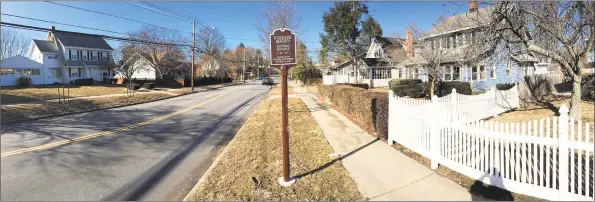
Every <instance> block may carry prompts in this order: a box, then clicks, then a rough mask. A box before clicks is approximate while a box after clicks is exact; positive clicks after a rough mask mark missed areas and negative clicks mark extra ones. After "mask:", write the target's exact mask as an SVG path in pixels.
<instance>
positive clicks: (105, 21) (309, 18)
mask: <svg viewBox="0 0 595 202" xmlns="http://www.w3.org/2000/svg"><path fill="white" fill-rule="evenodd" d="M59 3H61V4H67V5H72V6H76V7H81V8H86V9H90V10H95V11H100V12H104V13H109V14H113V15H117V16H121V17H125V18H130V19H134V20H138V21H142V22H147V23H151V24H155V25H159V26H163V27H167V28H172V29H177V30H182V31H187V32H191V31H192V25H191V24H190V23H189V22H184V21H180V20H177V19H173V18H170V17H167V16H163V15H160V14H157V13H154V12H151V11H147V10H144V9H142V8H138V7H135V6H133V5H130V4H127V3H124V2H119V1H115V2H77V1H61V2H59ZM132 3H134V4H137V5H141V6H143V4H142V3H140V2H134V1H133V2H132ZM151 3H153V4H156V5H158V6H161V7H165V8H167V9H170V10H173V11H176V12H179V13H183V14H186V15H190V16H193V17H196V19H197V20H198V21H199V22H200V23H201V24H202V25H204V26H208V27H211V26H214V27H216V28H217V29H219V31H220V32H221V33H222V34H223V36H224V37H226V38H227V39H226V41H227V46H228V47H235V46H237V45H238V44H239V43H240V42H243V43H244V44H246V45H247V46H251V47H256V48H259V47H262V44H261V43H260V42H259V41H258V31H257V29H256V28H255V23H256V22H257V19H258V15H259V13H260V11H261V10H262V9H263V8H265V7H266V6H267V5H268V4H269V2H266V1H259V2H227V1H226V2H206V1H197V2H187V1H182V2H159V1H152V2H151ZM457 3H458V4H460V5H461V6H460V7H458V6H456V5H455V4H452V3H450V4H449V3H446V5H444V4H445V2H380V1H378V2H374V1H372V2H368V6H369V10H370V13H369V15H371V16H373V17H374V18H376V20H378V22H379V23H380V25H381V26H382V29H383V32H384V35H385V36H393V34H398V35H400V36H404V34H403V33H404V28H405V26H406V25H407V24H408V23H411V22H415V23H416V24H417V25H418V26H419V27H421V28H422V29H425V30H427V29H429V28H430V27H431V26H432V23H434V22H435V21H436V19H437V18H438V16H440V15H443V14H444V15H453V14H454V13H455V12H458V13H460V12H464V11H465V9H466V8H467V4H466V2H457ZM295 4H296V6H297V8H298V11H299V12H300V13H301V15H302V23H301V28H302V33H301V34H300V35H299V37H300V38H301V39H302V41H306V42H314V43H306V46H307V47H308V50H309V51H312V53H310V56H312V57H313V58H314V59H316V54H315V53H313V51H316V50H318V49H319V48H320V43H318V41H319V37H318V35H319V33H320V32H323V31H324V26H323V23H322V15H323V13H324V12H325V11H328V10H329V9H330V8H331V7H332V6H333V4H334V2H330V1H321V2H295ZM1 10H2V13H7V14H12V15H19V16H26V17H31V18H38V19H44V20H49V21H54V22H60V23H66V24H73V25H79V26H85V27H94V28H100V29H105V30H111V31H117V32H128V31H132V30H135V29H138V28H140V27H142V26H143V24H139V23H136V22H131V21H126V20H123V19H118V18H114V17H110V16H105V15H100V14H95V13H90V12H87V11H82V10H76V9H72V8H67V7H62V6H59V5H54V4H50V3H47V2H15V1H13V2H6V1H2V4H1ZM1 20H2V21H3V22H11V23H19V24H25V25H31V26H39V27H46V28H48V27H50V26H51V25H52V24H51V23H46V22H37V21H32V20H26V19H19V18H15V17H10V16H5V15H2V17H1ZM55 26H56V29H59V30H68V31H78V32H86V33H97V34H105V35H113V36H121V35H118V34H113V33H105V32H100V31H93V30H88V29H82V28H76V27H69V26H64V25H55ZM199 28H201V26H200V25H197V30H198V29H199ZM21 32H22V33H23V34H24V35H25V36H27V37H29V38H32V39H43V38H44V37H45V35H46V34H45V33H42V32H35V31H27V30H23V31H21ZM230 38H236V39H230ZM237 39H245V40H237ZM109 43H110V44H111V45H112V46H114V48H115V47H117V46H118V43H117V42H109Z"/></svg>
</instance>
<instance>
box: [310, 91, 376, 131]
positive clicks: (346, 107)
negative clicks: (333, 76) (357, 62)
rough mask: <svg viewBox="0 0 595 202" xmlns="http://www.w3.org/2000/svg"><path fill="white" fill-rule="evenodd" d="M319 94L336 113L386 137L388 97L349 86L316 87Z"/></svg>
mask: <svg viewBox="0 0 595 202" xmlns="http://www.w3.org/2000/svg"><path fill="white" fill-rule="evenodd" d="M318 91H319V93H320V94H321V95H322V96H324V97H325V99H328V100H330V101H331V102H332V103H333V104H334V105H335V106H336V108H337V110H338V111H340V112H341V113H343V114H345V115H346V116H349V117H351V118H352V119H353V121H354V122H355V123H356V124H358V125H359V126H360V127H362V128H364V129H367V130H368V131H373V132H375V133H376V134H377V136H378V137H380V138H384V139H386V138H387V135H388V96H387V95H386V93H381V92H369V91H367V90H365V89H363V88H359V87H352V86H349V85H318Z"/></svg>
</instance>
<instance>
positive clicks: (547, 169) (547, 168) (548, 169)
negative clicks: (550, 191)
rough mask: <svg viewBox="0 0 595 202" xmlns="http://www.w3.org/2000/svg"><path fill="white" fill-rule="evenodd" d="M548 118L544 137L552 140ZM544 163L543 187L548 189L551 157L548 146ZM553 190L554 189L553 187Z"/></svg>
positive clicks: (547, 146)
mask: <svg viewBox="0 0 595 202" xmlns="http://www.w3.org/2000/svg"><path fill="white" fill-rule="evenodd" d="M550 132H551V130H550V118H549V117H548V118H547V119H546V120H545V136H546V137H547V138H552V134H551V133H550ZM545 161H546V162H547V164H546V165H545V186H546V187H548V188H550V187H551V186H550V184H551V183H550V167H552V164H551V162H552V156H550V145H549V144H548V145H546V150H545ZM554 188H555V187H554Z"/></svg>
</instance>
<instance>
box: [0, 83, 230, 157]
mask: <svg viewBox="0 0 595 202" xmlns="http://www.w3.org/2000/svg"><path fill="white" fill-rule="evenodd" d="M225 94H227V93H222V94H220V95H217V96H215V97H213V98H211V99H209V100H207V101H205V102H202V103H199V104H196V105H194V106H191V107H188V108H185V109H182V110H180V111H176V112H174V113H171V114H168V115H164V116H160V117H157V118H154V119H151V120H148V121H145V122H141V123H137V124H134V125H130V126H126V127H121V128H117V129H114V130H110V131H105V132H101V133H95V134H90V135H84V136H81V137H77V138H74V139H70V140H62V141H58V142H52V143H48V144H43V145H39V146H34V147H29V148H24V149H18V150H13V151H9V152H4V153H1V154H0V157H7V156H12V155H17V154H22V153H26V152H31V151H37V150H43V149H49V148H52V147H57V146H61V145H65V144H70V143H74V142H79V141H83V140H88V139H92V138H96V137H101V136H106V135H111V134H114V133H117V132H120V131H126V130H130V129H133V128H138V127H140V126H144V125H148V124H151V123H155V122H157V121H161V120H164V119H167V118H170V117H172V116H176V115H178V114H182V113H184V112H187V111H190V110H192V109H195V108H198V107H200V106H203V105H205V104H207V103H209V102H212V101H214V100H216V99H218V98H220V97H223V96H224V95H225Z"/></svg>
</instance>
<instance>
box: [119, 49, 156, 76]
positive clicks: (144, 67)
mask: <svg viewBox="0 0 595 202" xmlns="http://www.w3.org/2000/svg"><path fill="white" fill-rule="evenodd" d="M133 58H137V59H135V60H133ZM131 61H134V64H132V65H131V68H129V69H130V70H134V72H133V73H132V74H131V75H132V76H131V78H132V79H133V80H155V79H156V78H158V75H157V72H156V71H155V65H153V63H151V62H150V61H149V60H147V59H146V58H145V57H143V56H142V55H141V54H139V53H134V54H133V55H132V56H131V57H130V58H129V59H128V60H126V61H125V62H124V63H125V64H126V63H129V62H131ZM115 71H116V75H115V76H114V78H118V79H124V78H126V74H124V72H122V71H126V70H124V69H115Z"/></svg>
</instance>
